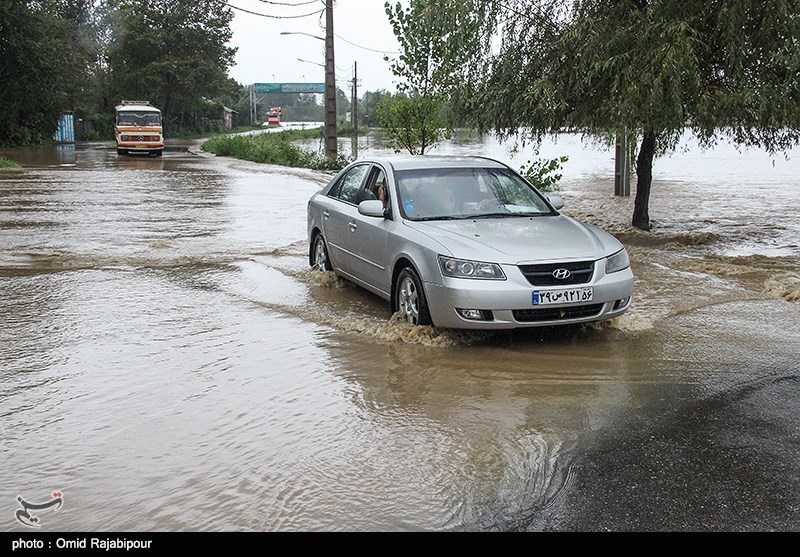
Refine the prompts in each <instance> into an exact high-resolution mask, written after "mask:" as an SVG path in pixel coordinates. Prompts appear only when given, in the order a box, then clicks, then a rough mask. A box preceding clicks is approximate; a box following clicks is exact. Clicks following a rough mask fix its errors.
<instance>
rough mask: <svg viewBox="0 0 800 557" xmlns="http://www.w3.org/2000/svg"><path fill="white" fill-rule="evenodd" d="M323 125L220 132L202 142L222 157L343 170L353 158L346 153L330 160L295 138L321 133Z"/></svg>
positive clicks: (309, 136)
mask: <svg viewBox="0 0 800 557" xmlns="http://www.w3.org/2000/svg"><path fill="white" fill-rule="evenodd" d="M321 133H322V132H321V130H320V129H318V128H317V129H309V130H284V131H280V132H265V133H260V134H251V135H244V134H241V135H235V134H228V135H218V136H214V137H212V138H210V139H208V140H207V141H206V142H204V143H203V145H202V149H203V150H204V151H208V152H210V153H214V154H216V155H219V156H223V157H234V158H237V159H242V160H246V161H252V162H260V163H266V164H278V165H281V166H290V167H294V168H310V169H312V170H341V169H342V168H344V167H345V166H346V165H347V164H348V163H349V162H350V161H349V160H348V159H347V158H346V157H344V156H341V155H340V156H338V157H337V158H336V159H334V160H329V159H328V158H327V157H325V156H324V155H320V154H317V153H314V152H312V151H307V150H305V149H301V148H300V147H298V146H296V145H294V144H293V143H292V142H293V141H299V140H303V139H314V138H318V137H321Z"/></svg>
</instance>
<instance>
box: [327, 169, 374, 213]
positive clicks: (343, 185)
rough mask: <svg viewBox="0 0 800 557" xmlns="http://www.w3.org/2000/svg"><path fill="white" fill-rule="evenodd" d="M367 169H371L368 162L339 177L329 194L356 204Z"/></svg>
mask: <svg viewBox="0 0 800 557" xmlns="http://www.w3.org/2000/svg"><path fill="white" fill-rule="evenodd" d="M367 170H369V165H366V164H360V165H358V166H354V167H353V168H351V169H350V170H348V171H347V173H345V175H344V176H342V177H341V178H340V179H339V182H338V183H337V184H336V185H335V186H334V187H333V188H332V189H331V191H330V193H328V195H329V196H330V197H335V198H336V199H341V200H342V201H346V202H347V203H352V204H354V205H355V203H356V199H357V197H358V190H359V189H361V182H363V181H364V175H365V174H366V173H367Z"/></svg>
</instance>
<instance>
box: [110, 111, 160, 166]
mask: <svg viewBox="0 0 800 557" xmlns="http://www.w3.org/2000/svg"><path fill="white" fill-rule="evenodd" d="M114 136H115V138H116V141H117V154H119V155H127V154H131V153H142V154H149V155H152V156H156V157H160V156H161V155H162V153H163V152H164V128H163V126H162V122H161V111H160V110H159V109H157V108H156V107H154V106H152V105H151V104H150V103H149V102H148V101H122V103H121V104H119V105H117V106H116V107H115V115H114Z"/></svg>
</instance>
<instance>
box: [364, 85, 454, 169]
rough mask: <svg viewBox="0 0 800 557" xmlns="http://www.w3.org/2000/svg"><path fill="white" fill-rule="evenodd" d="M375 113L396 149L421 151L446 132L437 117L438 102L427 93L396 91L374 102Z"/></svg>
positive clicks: (439, 111)
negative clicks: (425, 94)
mask: <svg viewBox="0 0 800 557" xmlns="http://www.w3.org/2000/svg"><path fill="white" fill-rule="evenodd" d="M377 113H378V114H377V115H378V121H379V122H380V124H381V126H382V127H383V128H385V129H386V134H387V138H388V140H389V144H390V145H391V146H392V147H393V148H394V149H395V150H396V151H399V150H401V149H406V150H407V151H408V152H409V153H410V154H412V155H424V154H425V151H426V150H427V149H428V148H430V147H431V146H432V145H434V144H436V142H437V141H439V140H440V139H442V138H444V137H447V136H449V131H448V130H446V129H443V127H442V126H443V124H442V121H441V118H440V117H439V115H440V113H441V103H440V102H439V101H438V100H436V99H433V98H431V97H423V96H415V97H408V96H406V95H405V94H404V93H398V94H397V95H394V96H392V97H389V98H387V99H384V100H383V101H382V102H381V104H379V105H378V106H377Z"/></svg>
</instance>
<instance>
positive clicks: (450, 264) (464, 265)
mask: <svg viewBox="0 0 800 557" xmlns="http://www.w3.org/2000/svg"><path fill="white" fill-rule="evenodd" d="M439 268H441V270H442V274H443V275H444V276H446V277H454V278H468V279H484V280H506V275H505V273H503V269H501V268H500V265H498V264H497V263H484V262H483V261H469V260H467V259H454V258H452V257H445V256H444V255H440V256H439Z"/></svg>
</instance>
